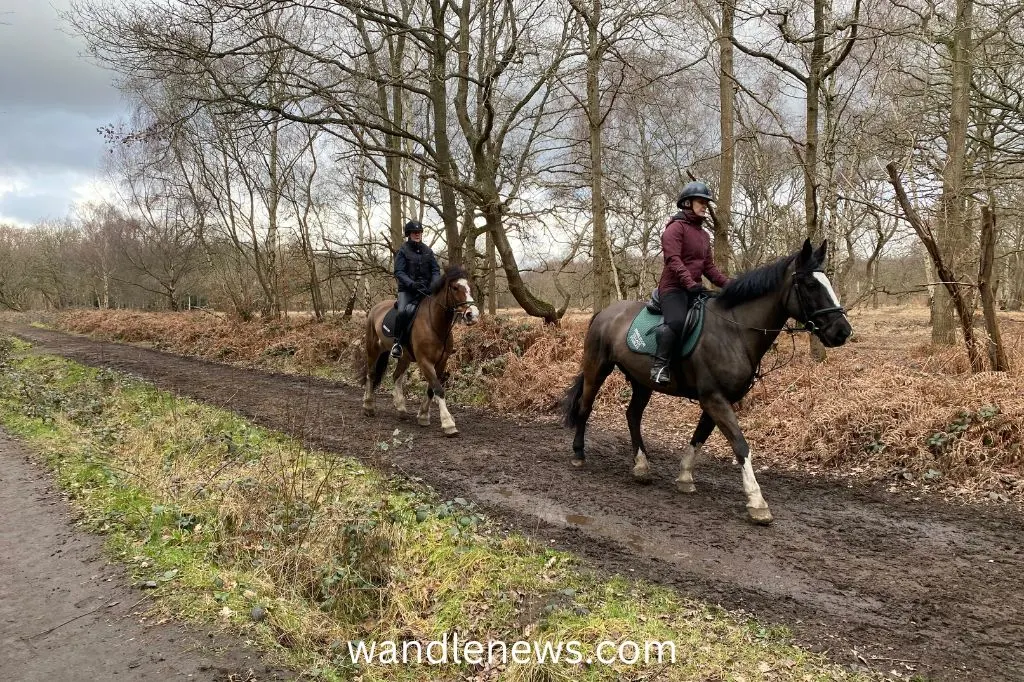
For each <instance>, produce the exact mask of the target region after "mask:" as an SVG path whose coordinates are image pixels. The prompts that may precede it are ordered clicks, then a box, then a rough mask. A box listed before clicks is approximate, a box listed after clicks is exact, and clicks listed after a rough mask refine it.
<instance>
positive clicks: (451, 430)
mask: <svg viewBox="0 0 1024 682" xmlns="http://www.w3.org/2000/svg"><path fill="white" fill-rule="evenodd" d="M441 430H442V431H444V435H446V436H448V437H449V438H453V437H455V436H457V435H459V430H458V428H456V427H454V426H452V427H451V428H447V429H441Z"/></svg>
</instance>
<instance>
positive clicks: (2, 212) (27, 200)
mask: <svg viewBox="0 0 1024 682" xmlns="http://www.w3.org/2000/svg"><path fill="white" fill-rule="evenodd" d="M72 203H73V196H72V193H71V192H65V191H60V190H55V191H42V192H39V193H38V194H8V195H6V196H3V197H0V222H3V221H4V219H8V220H10V219H14V220H15V221H19V222H22V223H36V222H39V221H41V220H45V219H47V218H60V217H63V216H66V215H67V214H68V211H69V210H70V209H71V207H72Z"/></svg>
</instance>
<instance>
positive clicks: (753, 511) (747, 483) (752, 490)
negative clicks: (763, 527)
mask: <svg viewBox="0 0 1024 682" xmlns="http://www.w3.org/2000/svg"><path fill="white" fill-rule="evenodd" d="M751 459H752V458H751V456H750V453H749V452H748V453H747V458H746V460H744V462H743V492H744V493H746V495H747V513H748V514H750V518H751V519H753V520H754V521H755V522H757V523H761V524H769V523H771V522H772V513H771V512H770V511H768V503H767V502H765V501H764V498H763V497H761V486H759V485H758V484H757V478H755V477H754V467H753V466H752V465H751V463H750V460H751Z"/></svg>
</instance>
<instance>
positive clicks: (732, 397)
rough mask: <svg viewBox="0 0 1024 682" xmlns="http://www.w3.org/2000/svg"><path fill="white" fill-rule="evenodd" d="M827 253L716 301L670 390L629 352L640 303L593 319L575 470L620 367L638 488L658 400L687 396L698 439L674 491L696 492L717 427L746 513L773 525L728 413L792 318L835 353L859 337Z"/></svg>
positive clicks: (568, 407)
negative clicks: (643, 425) (643, 430)
mask: <svg viewBox="0 0 1024 682" xmlns="http://www.w3.org/2000/svg"><path fill="white" fill-rule="evenodd" d="M825 250H826V243H825V242H822V244H821V246H820V247H818V249H817V250H814V249H813V248H812V247H811V242H810V241H809V240H807V241H804V244H803V248H802V249H801V250H800V251H798V252H797V253H794V254H792V255H790V256H788V257H786V258H782V259H780V260H778V261H776V262H775V263H770V264H768V265H765V266H763V267H760V268H757V269H756V270H752V271H750V272H748V273H746V274H743V275H740V276H739V277H738V278H736V279H735V280H734V281H733V282H731V283H730V284H729V285H728V286H727V287H726V288H725V289H724V290H723V291H722V293H721V294H720V295H719V296H716V297H713V298H712V299H710V300H709V301H708V302H707V304H706V308H705V315H704V329H703V332H702V334H701V337H700V340H699V341H698V342H697V346H696V348H695V349H694V351H693V353H692V355H690V356H689V357H688V358H686V359H680V358H678V357H677V358H673V359H672V361H671V362H672V364H671V370H672V372H671V373H672V381H671V382H670V383H669V384H667V385H660V384H659V385H656V384H653V383H652V382H651V380H650V367H651V359H650V358H649V357H647V356H646V355H642V354H640V353H635V352H633V351H632V350H630V348H629V346H628V345H627V344H626V331H627V330H628V329H629V327H630V324H631V323H632V321H633V318H634V317H636V314H637V313H638V312H639V311H640V309H641V308H643V307H644V303H643V302H639V301H621V302H619V303H615V304H613V305H611V306H609V307H607V308H605V309H604V310H602V311H601V312H599V313H597V314H596V315H595V316H594V317H593V319H591V321H590V328H589V329H588V330H587V337H586V341H585V342H584V345H583V365H582V371H581V372H580V375H579V376H578V377H577V378H576V382H575V383H574V384H573V385H572V386H571V387H570V388H569V389H568V390H567V391H566V394H565V398H564V399H563V403H562V407H563V423H564V424H565V426H567V427H570V428H575V429H576V438H575V439H574V440H573V444H572V448H573V452H574V460H573V464H575V465H577V466H582V464H583V461H584V432H585V431H586V428H587V420H588V419H589V418H590V412H591V409H592V408H593V406H594V399H595V398H596V397H597V392H598V391H599V390H600V389H601V385H602V384H603V383H604V381H605V379H607V378H608V375H609V374H611V372H612V370H613V369H615V368H616V367H618V368H619V369H620V370H622V373H623V374H625V375H626V378H627V379H629V382H630V384H631V385H632V388H633V397H632V399H631V400H630V403H629V407H628V408H627V410H626V420H627V422H628V423H629V435H630V439H631V441H632V454H633V477H634V478H635V479H637V480H638V481H641V482H646V481H649V480H650V475H651V474H650V465H649V464H648V461H647V454H646V452H645V450H646V448H645V447H644V442H643V438H642V437H641V435H640V421H641V419H643V414H644V409H645V408H646V407H647V403H648V402H649V401H650V399H651V394H652V392H654V391H657V392H659V393H667V394H668V395H674V396H685V397H686V398H689V399H691V400H696V401H698V402H699V403H700V406H701V408H702V412H701V415H700V419H699V420H698V422H697V426H696V428H695V429H694V432H693V437H692V438H691V439H690V443H689V445H688V446H687V447H686V448H685V449H684V450H683V455H682V462H681V470H680V472H679V478H677V479H676V487H677V488H678V490H679V491H680V492H684V493H692V492H696V487H695V486H694V483H693V467H694V463H695V462H696V459H697V456H698V455H699V454H700V450H701V447H702V446H703V445H704V442H705V441H706V440H707V439H708V436H710V435H711V432H712V431H713V430H714V428H715V427H716V426H717V427H718V428H719V429H721V431H722V433H723V434H724V435H725V437H726V439H727V440H728V441H729V445H730V446H732V451H733V453H734V454H735V455H736V462H737V463H738V464H739V465H740V468H741V471H742V474H743V491H744V493H745V495H746V498H747V513H748V514H749V515H750V518H751V519H752V520H753V521H754V522H756V523H760V524H768V523H771V520H772V515H771V512H770V511H769V509H768V503H767V502H765V501H764V498H763V497H762V496H761V488H760V486H759V485H758V483H757V479H756V478H755V477H754V469H753V467H752V466H751V462H750V459H751V458H750V448H749V446H748V445H747V441H746V439H745V438H744V437H743V432H742V431H741V430H740V424H739V421H738V420H737V418H736V413H735V412H734V411H733V408H732V404H733V403H735V402H738V401H739V400H740V399H741V398H743V396H744V395H746V393H747V391H749V390H750V388H751V386H752V385H753V383H754V377H755V374H756V372H757V368H758V366H759V365H760V363H761V358H762V357H763V356H764V354H765V353H766V352H768V349H769V348H771V345H772V343H773V342H774V341H775V339H776V337H778V335H779V333H780V332H782V331H792V330H791V329H789V328H788V327H784V325H785V323H786V321H787V320H788V319H789V318H794V319H796V320H798V321H799V322H801V323H803V327H804V329H805V330H806V331H809V332H811V333H813V334H814V335H815V336H817V337H818V338H819V339H820V340H821V342H822V343H823V344H825V346H827V347H829V348H832V347H835V346H841V345H842V344H844V343H846V340H847V339H848V338H849V337H850V334H852V333H853V329H852V328H851V327H850V322H849V320H848V319H847V318H846V310H845V309H844V308H843V307H842V306H841V305H840V304H839V299H838V297H837V296H836V294H835V291H834V290H833V289H832V285H831V283H830V282H829V281H828V278H827V277H826V276H825V273H824V272H822V269H821V268H822V265H823V264H824V261H825Z"/></svg>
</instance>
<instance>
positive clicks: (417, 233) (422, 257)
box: [391, 220, 441, 358]
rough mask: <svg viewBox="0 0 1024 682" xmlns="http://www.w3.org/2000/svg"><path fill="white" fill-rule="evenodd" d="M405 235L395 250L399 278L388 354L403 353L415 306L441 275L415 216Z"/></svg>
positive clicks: (408, 224)
mask: <svg viewBox="0 0 1024 682" xmlns="http://www.w3.org/2000/svg"><path fill="white" fill-rule="evenodd" d="M405 236H406V237H408V239H407V240H406V242H405V243H404V244H402V248H400V249H399V250H398V253H396V254H395V279H397V280H398V318H397V319H396V320H395V327H396V330H395V345H394V346H392V347H391V357H393V358H400V357H402V346H403V345H405V342H406V340H407V338H408V335H409V329H410V328H411V327H412V324H411V322H412V318H413V315H414V314H415V312H416V306H417V305H418V304H419V302H420V301H421V300H423V299H424V298H425V297H426V296H427V295H428V294H429V293H430V290H431V289H432V288H433V286H434V284H436V283H437V281H438V280H439V279H441V268H440V266H439V265H438V264H437V258H435V257H434V252H433V251H431V250H430V247H429V246H427V245H426V244H424V243H423V225H421V224H420V223H419V222H417V221H415V220H410V221H409V222H407V223H406V224H405Z"/></svg>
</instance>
